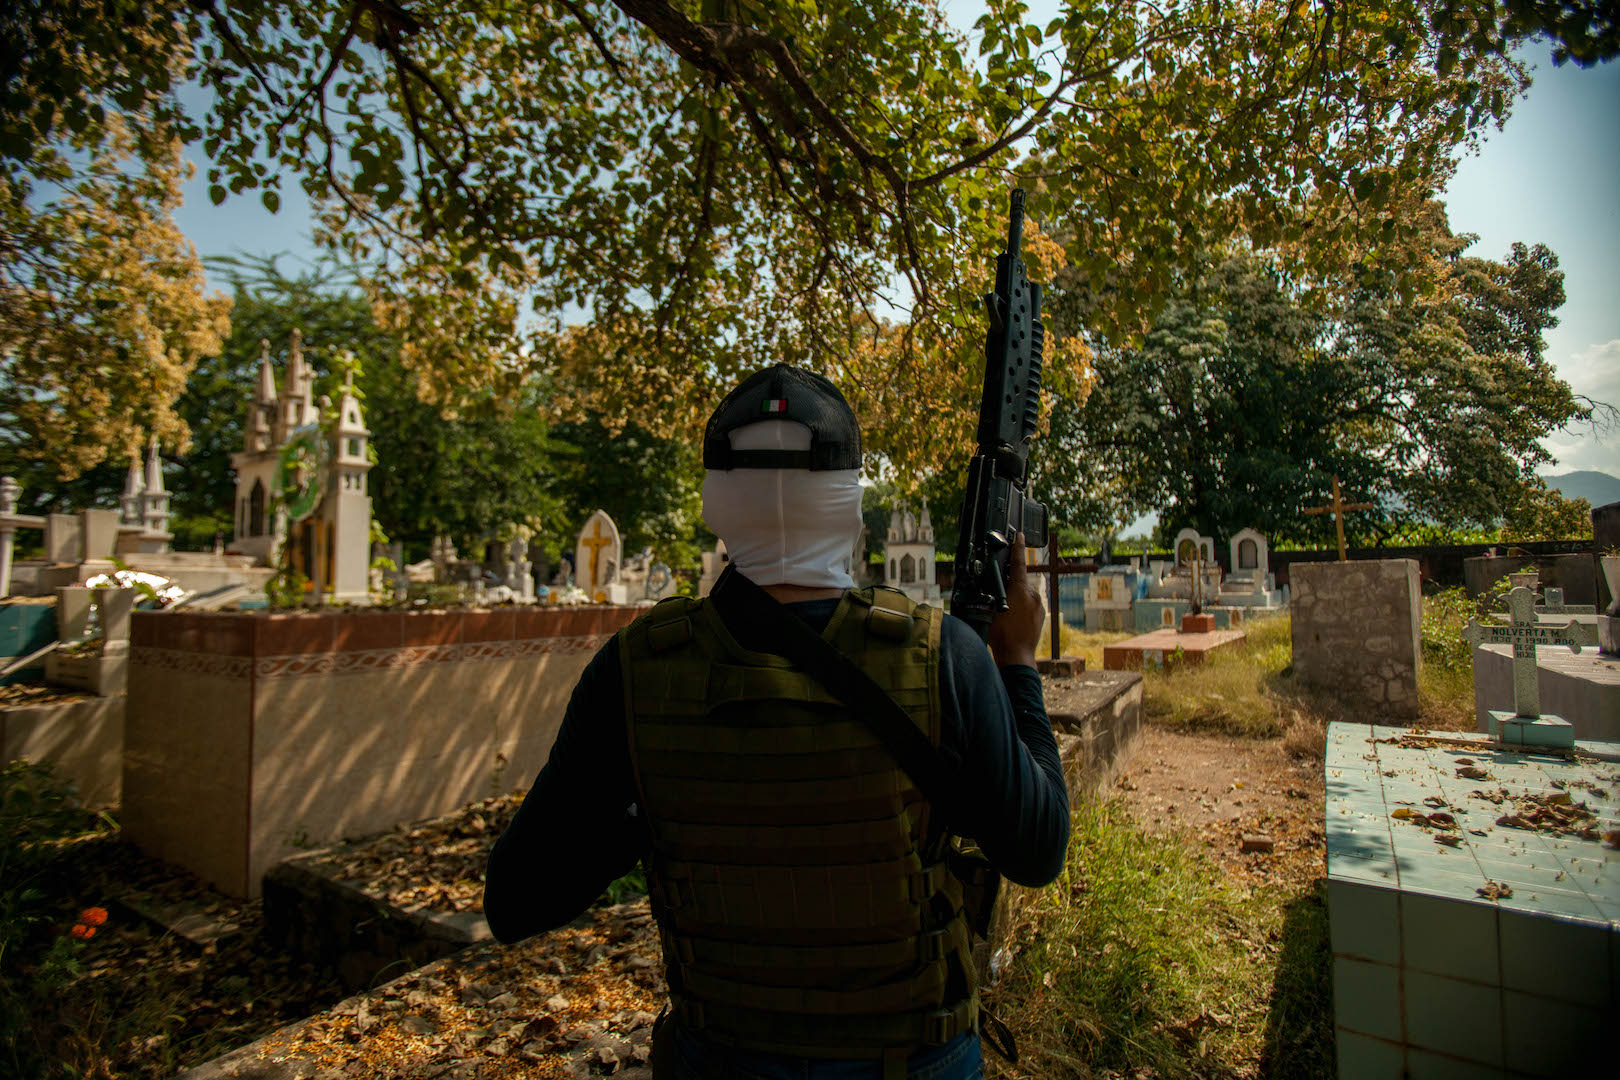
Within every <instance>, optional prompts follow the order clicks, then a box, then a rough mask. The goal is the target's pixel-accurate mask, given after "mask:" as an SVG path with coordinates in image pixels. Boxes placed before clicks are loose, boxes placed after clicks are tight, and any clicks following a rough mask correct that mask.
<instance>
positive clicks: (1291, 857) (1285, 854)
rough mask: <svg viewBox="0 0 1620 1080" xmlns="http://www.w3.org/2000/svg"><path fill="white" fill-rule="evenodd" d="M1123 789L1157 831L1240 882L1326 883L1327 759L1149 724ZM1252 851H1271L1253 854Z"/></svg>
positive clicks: (1272, 742)
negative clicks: (1192, 846)
mask: <svg viewBox="0 0 1620 1080" xmlns="http://www.w3.org/2000/svg"><path fill="white" fill-rule="evenodd" d="M1114 790H1115V791H1116V792H1118V793H1119V794H1120V795H1122V796H1123V797H1124V798H1125V799H1126V801H1127V802H1128V803H1129V805H1130V806H1131V807H1132V808H1133V809H1134V810H1135V811H1136V813H1137V815H1138V817H1139V819H1140V820H1141V822H1142V824H1143V825H1144V826H1145V827H1146V828H1148V829H1151V830H1154V831H1156V832H1170V833H1176V834H1179V835H1181V836H1183V837H1184V838H1185V839H1186V840H1187V841H1188V842H1190V843H1196V844H1201V845H1202V846H1203V847H1205V848H1207V849H1209V851H1210V854H1212V855H1213V856H1215V857H1216V858H1218V859H1219V860H1220V861H1221V863H1222V864H1223V865H1224V866H1226V867H1227V868H1228V869H1229V870H1231V871H1232V872H1234V873H1235V874H1236V875H1238V876H1240V877H1242V878H1246V879H1249V880H1252V881H1255V882H1256V883H1258V882H1259V881H1276V880H1279V879H1282V880H1289V881H1305V880H1310V879H1313V878H1317V877H1320V876H1321V875H1322V873H1323V872H1324V871H1323V856H1324V853H1325V851H1326V846H1325V841H1324V839H1323V832H1322V806H1323V801H1324V788H1323V779H1322V766H1321V760H1320V758H1316V759H1307V760H1301V759H1299V758H1295V757H1293V756H1291V755H1290V754H1288V752H1287V751H1286V750H1284V749H1283V741H1282V740H1281V739H1250V738H1244V737H1241V736H1234V735H1204V734H1193V733H1188V732H1178V731H1170V730H1166V729H1163V728H1159V727H1155V726H1152V725H1147V726H1144V728H1143V730H1142V736H1141V739H1140V741H1139V742H1138V743H1137V745H1136V748H1135V750H1134V751H1133V752H1132V754H1131V756H1130V758H1129V759H1128V761H1127V763H1126V767H1125V769H1124V770H1123V771H1122V772H1121V774H1120V776H1119V777H1118V779H1117V780H1116V781H1115V784H1114ZM1246 836H1247V837H1251V838H1254V839H1251V842H1250V845H1249V846H1250V847H1253V848H1259V849H1264V848H1265V847H1266V843H1265V841H1268V840H1269V841H1270V844H1271V847H1270V850H1269V851H1266V850H1254V851H1248V852H1246V851H1244V850H1243V847H1244V842H1243V841H1244V837H1246Z"/></svg>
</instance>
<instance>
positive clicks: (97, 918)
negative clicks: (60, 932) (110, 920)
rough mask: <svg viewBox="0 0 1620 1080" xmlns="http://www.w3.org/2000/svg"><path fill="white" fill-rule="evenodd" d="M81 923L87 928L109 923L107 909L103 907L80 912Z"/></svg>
mask: <svg viewBox="0 0 1620 1080" xmlns="http://www.w3.org/2000/svg"><path fill="white" fill-rule="evenodd" d="M79 921H80V922H82V923H84V924H85V925H86V926H100V925H101V924H102V923H104V922H106V921H107V909H106V908H102V907H92V908H85V909H84V910H83V911H81V912H79Z"/></svg>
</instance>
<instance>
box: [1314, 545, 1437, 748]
mask: <svg viewBox="0 0 1620 1080" xmlns="http://www.w3.org/2000/svg"><path fill="white" fill-rule="evenodd" d="M1289 576H1290V578H1291V579H1292V582H1291V583H1292V585H1293V596H1292V598H1291V600H1290V606H1291V608H1292V610H1293V619H1292V627H1291V632H1292V643H1293V652H1294V676H1295V677H1296V678H1297V679H1299V680H1300V682H1302V683H1304V684H1305V685H1307V686H1311V687H1315V688H1317V689H1320V690H1325V691H1328V692H1330V693H1332V694H1335V695H1337V696H1338V697H1339V698H1340V699H1341V700H1342V701H1343V702H1344V704H1346V705H1349V706H1351V707H1352V708H1355V709H1357V710H1358V711H1360V712H1362V713H1364V714H1366V715H1367V717H1368V718H1369V719H1372V718H1375V717H1388V718H1399V719H1415V718H1416V717H1417V715H1418V695H1417V675H1418V664H1419V662H1420V652H1419V650H1420V641H1421V639H1420V636H1419V632H1418V623H1419V617H1420V615H1421V613H1422V607H1421V596H1420V594H1419V591H1418V564H1417V561H1416V560H1414V559H1368V560H1363V561H1359V562H1332V563H1295V564H1294V565H1293V566H1292V567H1290V568H1289Z"/></svg>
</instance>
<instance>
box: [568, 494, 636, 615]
mask: <svg viewBox="0 0 1620 1080" xmlns="http://www.w3.org/2000/svg"><path fill="white" fill-rule="evenodd" d="M623 562H624V548H623V545H622V543H621V542H620V540H619V527H618V526H617V525H615V524H613V519H612V518H611V517H609V516H608V514H607V511H606V510H597V511H596V512H595V513H593V514H591V516H590V517H588V518H586V519H585V527H584V528H582V529H580V531H579V538H578V540H576V541H575V544H574V584H575V585H576V586H577V587H579V588H580V589H583V590H584V592H585V595H586V596H587V597H588V598H589V599H590V601H591V603H594V604H625V603H628V602H629V600H630V597H629V593H628V591H627V590H626V589H625V587H624V585H623V584H622V583H621V582H620V581H619V567H620V566H621V565H622V564H623Z"/></svg>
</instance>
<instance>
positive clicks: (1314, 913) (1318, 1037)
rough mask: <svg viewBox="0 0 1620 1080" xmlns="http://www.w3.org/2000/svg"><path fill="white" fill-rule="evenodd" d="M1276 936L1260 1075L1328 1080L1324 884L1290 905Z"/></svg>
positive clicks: (1329, 996) (1329, 974)
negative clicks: (1275, 974) (1275, 959)
mask: <svg viewBox="0 0 1620 1080" xmlns="http://www.w3.org/2000/svg"><path fill="white" fill-rule="evenodd" d="M1281 934H1282V938H1281V941H1280V943H1279V950H1280V953H1279V956H1278V959H1277V977H1276V979H1275V981H1274V982H1273V983H1272V987H1271V1001H1270V1004H1269V1009H1268V1015H1267V1019H1266V1039H1265V1049H1264V1050H1263V1051H1261V1055H1260V1075H1261V1076H1268V1077H1296V1076H1297V1077H1313V1078H1314V1077H1332V1076H1333V1075H1334V1074H1335V1061H1334V1055H1333V950H1332V947H1331V946H1330V945H1329V942H1328V909H1327V882H1326V881H1325V880H1322V879H1319V880H1318V881H1317V882H1316V884H1315V886H1314V887H1312V888H1311V889H1309V890H1307V891H1306V892H1303V893H1301V894H1300V895H1299V896H1298V897H1296V898H1295V899H1294V900H1292V901H1290V902H1289V904H1288V906H1287V908H1285V909H1284V914H1283V925H1282V930H1281Z"/></svg>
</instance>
